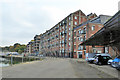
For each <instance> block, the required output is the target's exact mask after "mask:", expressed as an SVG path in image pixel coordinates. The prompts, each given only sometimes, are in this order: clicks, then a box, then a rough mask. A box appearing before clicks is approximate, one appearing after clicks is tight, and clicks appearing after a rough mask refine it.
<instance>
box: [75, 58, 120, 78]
mask: <svg viewBox="0 0 120 80" xmlns="http://www.w3.org/2000/svg"><path fill="white" fill-rule="evenodd" d="M77 61H78V62H81V61H82V62H84V63H87V64H88V65H89V66H91V67H93V68H96V69H98V70H99V71H101V72H103V73H106V74H108V75H111V76H113V77H115V78H119V79H120V77H119V76H120V71H118V70H116V69H115V68H113V67H111V66H110V65H101V66H99V65H95V64H90V63H88V62H86V61H85V60H84V59H78V60H77Z"/></svg>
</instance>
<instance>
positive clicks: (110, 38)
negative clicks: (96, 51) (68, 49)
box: [81, 11, 120, 48]
mask: <svg viewBox="0 0 120 80" xmlns="http://www.w3.org/2000/svg"><path fill="white" fill-rule="evenodd" d="M81 45H88V46H90V45H92V46H96V45H98V46H108V45H110V46H112V45H115V46H119V48H120V11H118V12H117V13H116V14H115V15H114V16H113V17H112V18H110V19H109V20H108V21H107V22H106V23H104V27H103V28H101V29H100V30H99V31H98V32H97V33H95V34H94V35H93V36H91V37H90V38H88V39H87V40H86V41H84V42H83V43H81Z"/></svg>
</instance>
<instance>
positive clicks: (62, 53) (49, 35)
mask: <svg viewBox="0 0 120 80" xmlns="http://www.w3.org/2000/svg"><path fill="white" fill-rule="evenodd" d="M94 17H96V14H92V13H91V14H89V15H87V16H86V15H85V14H84V13H83V12H82V11H81V10H78V11H76V12H74V13H71V14H70V15H68V16H67V17H65V18H64V19H63V20H61V21H60V22H59V23H58V24H56V25H55V26H54V27H52V28H51V29H50V30H47V31H46V32H45V33H43V34H42V36H41V37H40V46H39V50H40V52H41V53H44V54H46V55H48V56H59V57H73V28H74V27H76V26H78V25H80V24H82V23H83V22H86V21H87V20H91V19H92V18H94Z"/></svg>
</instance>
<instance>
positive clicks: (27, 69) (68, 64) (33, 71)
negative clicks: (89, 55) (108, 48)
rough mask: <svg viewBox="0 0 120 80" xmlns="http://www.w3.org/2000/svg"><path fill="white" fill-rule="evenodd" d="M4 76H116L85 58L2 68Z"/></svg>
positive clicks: (51, 60)
mask: <svg viewBox="0 0 120 80" xmlns="http://www.w3.org/2000/svg"><path fill="white" fill-rule="evenodd" d="M2 77H3V78H116V76H111V75H109V74H107V73H105V72H103V71H101V70H99V69H97V68H95V67H94V66H93V67H91V65H89V64H88V63H86V62H85V61H84V60H83V59H70V58H46V59H44V60H42V61H33V62H30V63H29V62H28V63H24V64H18V65H14V66H9V67H4V68H2Z"/></svg>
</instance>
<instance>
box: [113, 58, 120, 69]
mask: <svg viewBox="0 0 120 80" xmlns="http://www.w3.org/2000/svg"><path fill="white" fill-rule="evenodd" d="M111 66H112V67H114V68H116V69H118V70H120V56H118V57H116V58H115V59H114V60H113V61H112V63H111Z"/></svg>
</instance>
